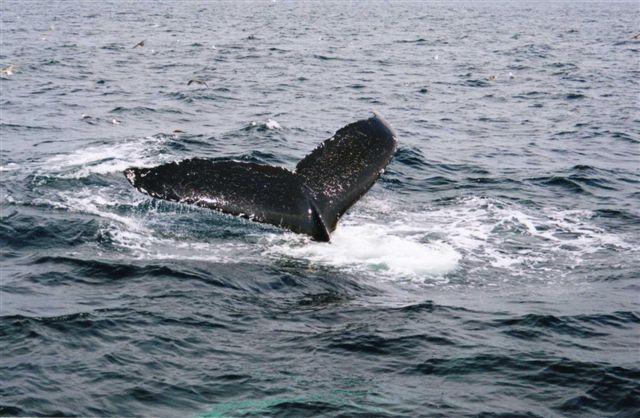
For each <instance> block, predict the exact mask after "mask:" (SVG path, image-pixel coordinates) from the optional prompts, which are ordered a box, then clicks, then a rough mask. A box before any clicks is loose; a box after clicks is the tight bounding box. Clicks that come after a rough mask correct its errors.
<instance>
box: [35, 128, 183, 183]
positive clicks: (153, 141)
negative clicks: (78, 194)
mask: <svg viewBox="0 0 640 418" xmlns="http://www.w3.org/2000/svg"><path fill="white" fill-rule="evenodd" d="M167 140H168V137H167V136H164V135H157V136H149V137H145V138H142V139H130V140H125V141H120V142H118V143H115V144H100V145H95V146H89V147H86V148H81V149H78V150H76V151H74V152H71V153H63V154H57V155H54V156H53V157H51V158H49V159H48V160H46V161H45V162H44V164H43V170H46V171H47V172H54V173H55V172H57V173H59V174H56V175H57V176H58V177H67V178H82V177H86V176H88V175H90V174H93V173H95V174H107V173H112V172H120V171H123V170H125V169H126V168H128V167H131V166H137V167H145V166H151V165H154V164H159V163H162V162H167V161H169V160H171V159H172V157H171V156H170V155H168V154H163V153H162V151H163V150H164V148H166V142H167Z"/></svg>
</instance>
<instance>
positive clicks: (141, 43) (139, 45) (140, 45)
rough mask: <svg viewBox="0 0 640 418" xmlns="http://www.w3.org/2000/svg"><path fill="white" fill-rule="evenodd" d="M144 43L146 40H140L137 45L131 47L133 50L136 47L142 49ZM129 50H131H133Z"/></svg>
mask: <svg viewBox="0 0 640 418" xmlns="http://www.w3.org/2000/svg"><path fill="white" fill-rule="evenodd" d="M144 41H146V39H143V40H141V41H140V42H138V43H137V44H135V45H134V46H133V48H137V47H143V46H144ZM133 48H131V49H133Z"/></svg>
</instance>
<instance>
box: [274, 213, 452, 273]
mask: <svg viewBox="0 0 640 418" xmlns="http://www.w3.org/2000/svg"><path fill="white" fill-rule="evenodd" d="M395 226H399V227H400V228H394V225H391V227H389V226H388V225H383V224H381V223H372V222H367V221H364V222H360V221H359V220H357V219H352V220H349V221H347V222H345V223H344V224H343V225H340V226H339V227H338V228H337V229H336V231H335V232H334V233H333V235H332V237H331V242H329V243H323V242H314V241H310V240H304V241H302V242H300V241H299V240H295V239H292V240H290V241H288V242H285V243H281V244H276V245H274V246H272V247H270V248H267V250H266V253H267V254H268V255H270V256H274V255H276V256H282V255H285V256H287V257H293V258H298V259H306V260H309V261H311V262H313V263H318V264H322V265H326V266H334V267H340V268H346V269H349V270H352V271H361V272H369V273H371V272H379V273H381V275H382V276H389V277H397V276H398V275H399V276H401V277H408V278H414V277H416V276H440V275H443V274H446V273H448V272H450V271H452V270H453V269H455V268H456V266H457V264H458V260H459V259H460V255H459V254H458V253H457V252H456V251H455V250H454V249H453V248H452V247H451V246H450V245H448V244H446V243H443V242H441V241H436V242H427V243H425V242H421V241H420V239H419V238H418V237H414V236H409V235H406V233H405V231H406V230H403V229H404V228H402V226H401V225H395Z"/></svg>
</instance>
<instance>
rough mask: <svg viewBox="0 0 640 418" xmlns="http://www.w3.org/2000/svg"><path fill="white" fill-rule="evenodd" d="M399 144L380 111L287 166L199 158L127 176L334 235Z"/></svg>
mask: <svg viewBox="0 0 640 418" xmlns="http://www.w3.org/2000/svg"><path fill="white" fill-rule="evenodd" d="M396 147H397V141H396V135H395V132H394V131H393V129H392V128H391V127H390V126H389V125H388V124H387V123H386V122H385V121H384V119H382V117H381V116H379V115H377V114H376V115H375V116H373V117H372V118H369V119H366V120H361V121H358V122H354V123H352V124H349V125H347V126H345V127H344V128H342V129H340V130H338V131H337V132H336V134H335V135H334V136H333V137H331V138H329V139H327V140H326V141H324V142H323V143H322V144H321V145H320V146H318V147H317V148H316V149H315V150H313V151H312V152H311V153H310V154H309V155H307V156H306V157H304V158H303V159H302V160H301V161H300V162H299V163H298V165H297V166H296V171H295V172H291V171H289V170H286V169H284V168H281V167H274V166H268V165H260V164H254V163H244V162H238V161H211V160H207V159H202V158H192V159H188V160H183V161H180V162H173V163H168V164H163V165H160V166H157V167H152V168H135V167H133V168H128V169H127V170H125V175H126V177H127V179H128V180H129V182H130V183H131V184H132V185H133V186H134V187H135V188H136V189H138V190H139V191H141V192H143V193H146V194H148V195H150V196H152V197H156V198H159V199H165V200H170V201H174V202H183V203H190V204H195V205H198V206H203V207H207V208H210V209H214V210H218V211H221V212H224V213H229V214H232V215H239V216H243V217H246V218H249V219H252V220H255V221H258V222H264V223H269V224H272V225H277V226H280V227H284V228H287V229H290V230H292V231H294V232H298V233H303V234H307V235H311V236H312V237H313V238H314V239H316V240H319V241H329V239H330V233H331V232H332V231H333V230H334V229H335V228H336V225H337V222H338V219H339V218H340V216H341V215H342V214H343V213H344V212H346V210H347V209H349V208H350V207H351V206H352V205H353V204H354V203H355V202H356V201H358V199H359V198H360V197H361V196H362V195H363V194H364V193H366V191H367V190H369V188H371V186H372V185H373V184H374V183H375V181H376V180H377V179H378V177H379V176H380V174H381V173H382V171H383V170H384V168H385V167H386V166H387V164H388V163H389V162H390V161H391V158H392V157H393V154H394V153H395V150H396Z"/></svg>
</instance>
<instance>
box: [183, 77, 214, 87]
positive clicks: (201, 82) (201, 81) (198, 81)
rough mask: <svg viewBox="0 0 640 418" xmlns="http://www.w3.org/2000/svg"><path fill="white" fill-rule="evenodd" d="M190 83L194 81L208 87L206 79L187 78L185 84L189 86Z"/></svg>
mask: <svg viewBox="0 0 640 418" xmlns="http://www.w3.org/2000/svg"><path fill="white" fill-rule="evenodd" d="M192 83H196V84H204V85H205V86H206V87H207V88H209V85H208V84H207V82H206V81H204V80H200V79H198V78H194V79H193V80H189V82H188V83H187V86H190V85H191V84H192Z"/></svg>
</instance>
